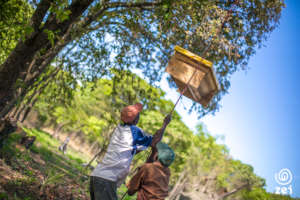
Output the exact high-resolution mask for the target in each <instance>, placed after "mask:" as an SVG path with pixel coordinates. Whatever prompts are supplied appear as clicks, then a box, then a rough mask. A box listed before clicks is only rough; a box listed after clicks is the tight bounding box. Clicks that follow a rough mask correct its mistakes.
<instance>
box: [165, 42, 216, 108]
mask: <svg viewBox="0 0 300 200" xmlns="http://www.w3.org/2000/svg"><path fill="white" fill-rule="evenodd" d="M166 72H168V73H169V74H170V75H171V77H172V79H173V80H174V82H175V83H176V85H177V87H178V89H179V91H180V92H181V91H183V90H184V88H185V87H186V85H187V83H188V81H189V80H190V78H191V76H192V75H193V73H195V74H194V76H193V78H192V80H191V81H190V83H189V84H188V86H187V90H186V91H185V93H184V94H183V95H184V96H186V97H188V98H190V99H192V100H193V101H196V102H199V103H200V104H202V105H203V106H205V107H206V106H207V105H208V104H209V102H210V100H211V99H212V98H213V96H214V95H215V94H216V93H217V92H218V90H219V84H218V82H217V79H216V76H215V73H214V70H213V64H212V62H210V61H208V60H205V59H203V58H201V57H200V56H198V55H196V54H194V53H192V52H190V51H188V50H186V49H183V48H181V47H179V46H175V53H174V55H173V56H172V57H171V59H170V61H169V63H168V66H167V68H166Z"/></svg>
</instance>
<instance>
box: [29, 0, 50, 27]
mask: <svg viewBox="0 0 300 200" xmlns="http://www.w3.org/2000/svg"><path fill="white" fill-rule="evenodd" d="M52 2H54V1H53V0H42V1H41V2H40V3H39V4H38V5H37V8H36V10H35V12H34V13H33V15H32V17H31V23H32V26H33V28H34V30H38V28H39V26H40V24H41V23H42V21H43V19H44V17H45V15H46V13H47V11H48V10H49V8H50V6H51V3H52Z"/></svg>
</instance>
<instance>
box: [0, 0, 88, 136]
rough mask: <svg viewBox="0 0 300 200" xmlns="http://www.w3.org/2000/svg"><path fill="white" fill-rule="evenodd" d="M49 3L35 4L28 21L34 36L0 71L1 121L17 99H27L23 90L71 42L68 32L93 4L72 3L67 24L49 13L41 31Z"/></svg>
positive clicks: (82, 0)
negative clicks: (54, 33)
mask: <svg viewBox="0 0 300 200" xmlns="http://www.w3.org/2000/svg"><path fill="white" fill-rule="evenodd" d="M51 2H52V1H51V0H42V1H41V2H40V3H39V4H38V6H37V8H36V10H35V12H34V14H33V16H32V18H31V25H32V27H33V28H34V30H33V33H31V34H30V35H29V36H27V37H26V39H25V41H23V40H20V41H19V42H18V44H17V45H16V47H15V49H14V50H13V51H12V52H11V54H10V55H9V56H8V58H7V59H6V61H5V62H4V63H3V64H2V65H1V67H0V119H1V118H2V119H3V118H5V117H6V116H7V114H8V113H9V112H10V111H11V110H12V109H13V108H14V105H15V104H16V102H17V100H18V98H20V97H21V98H22V96H24V95H26V89H27V88H29V87H30V86H31V85H32V84H33V83H34V82H35V80H36V78H37V77H39V76H40V75H41V73H42V72H43V71H44V70H45V68H46V67H47V66H48V65H49V64H50V62H51V61H52V59H53V58H54V57H55V56H56V55H57V54H58V52H59V51H60V50H61V49H62V48H63V47H65V46H66V45H67V44H68V43H69V42H70V41H71V40H72V37H71V33H70V31H71V29H72V26H73V24H74V23H75V22H76V21H77V20H78V19H79V17H80V16H81V15H82V13H83V12H84V11H85V10H86V9H87V8H88V6H89V5H90V4H91V3H92V2H93V0H75V1H73V2H72V3H71V5H70V6H69V7H68V10H70V11H71V14H70V15H69V17H68V19H67V20H64V21H62V22H60V21H59V20H57V19H56V16H55V15H54V14H53V13H52V14H49V16H48V18H47V20H46V22H45V23H44V25H43V27H42V28H40V26H41V23H42V21H43V19H44V17H45V15H46V13H47V12H48V10H49V8H50V5H51ZM45 30H48V31H52V32H57V31H59V32H58V33H57V34H56V36H57V37H56V38H55V39H53V41H50V40H49V39H48V34H47V33H46V32H45ZM61 41H63V42H61ZM41 50H43V51H42V52H41ZM5 126H6V125H5V124H4V120H1V121H0V127H2V128H1V129H0V132H2V131H3V127H5Z"/></svg>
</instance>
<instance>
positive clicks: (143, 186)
mask: <svg viewBox="0 0 300 200" xmlns="http://www.w3.org/2000/svg"><path fill="white" fill-rule="evenodd" d="M152 148H153V147H152ZM152 151H153V152H152V155H153V158H154V162H150V163H145V164H144V165H142V166H141V168H140V169H139V170H138V172H137V173H136V174H135V175H134V176H133V177H132V179H131V180H130V182H129V183H128V184H127V188H128V195H134V194H135V193H136V192H138V194H137V200H163V199H165V198H166V197H167V196H168V188H169V179H170V175H171V173H170V169H169V166H170V165H171V164H172V162H173V161H174V158H175V153H174V151H173V150H172V149H171V148H170V147H169V146H168V145H167V144H165V143H163V142H159V143H158V144H157V145H156V148H155V147H154V148H153V149H152ZM152 155H151V156H152Z"/></svg>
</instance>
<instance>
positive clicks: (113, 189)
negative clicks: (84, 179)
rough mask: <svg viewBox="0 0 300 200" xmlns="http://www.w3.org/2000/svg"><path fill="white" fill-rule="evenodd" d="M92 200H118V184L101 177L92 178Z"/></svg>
mask: <svg viewBox="0 0 300 200" xmlns="http://www.w3.org/2000/svg"><path fill="white" fill-rule="evenodd" d="M90 194H91V200H117V199H118V197H117V183H115V182H113V181H109V180H106V179H103V178H100V177H96V176H91V177H90Z"/></svg>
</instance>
